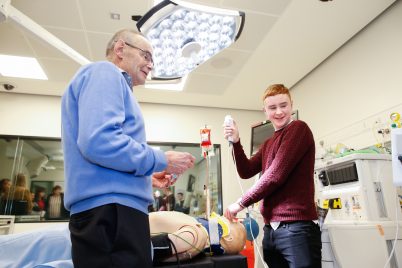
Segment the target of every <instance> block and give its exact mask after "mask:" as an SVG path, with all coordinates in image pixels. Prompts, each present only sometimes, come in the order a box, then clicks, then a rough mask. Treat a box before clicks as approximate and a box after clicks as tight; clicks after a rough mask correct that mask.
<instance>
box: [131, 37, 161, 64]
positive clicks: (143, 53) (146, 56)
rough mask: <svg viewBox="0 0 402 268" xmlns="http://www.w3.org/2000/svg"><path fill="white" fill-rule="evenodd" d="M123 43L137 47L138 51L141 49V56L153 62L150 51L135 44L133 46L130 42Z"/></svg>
mask: <svg viewBox="0 0 402 268" xmlns="http://www.w3.org/2000/svg"><path fill="white" fill-rule="evenodd" d="M124 44H126V45H127V46H129V47H132V48H135V49H138V50H139V51H141V54H142V57H143V58H144V59H145V60H146V61H147V62H150V63H152V64H154V60H153V59H152V54H151V53H150V52H148V51H146V50H143V49H141V48H139V47H136V46H134V45H132V44H130V43H127V42H124Z"/></svg>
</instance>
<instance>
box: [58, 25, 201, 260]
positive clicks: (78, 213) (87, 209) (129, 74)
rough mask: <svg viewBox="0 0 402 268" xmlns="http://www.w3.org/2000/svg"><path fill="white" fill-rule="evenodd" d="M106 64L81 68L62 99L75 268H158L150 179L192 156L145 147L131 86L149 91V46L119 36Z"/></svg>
mask: <svg viewBox="0 0 402 268" xmlns="http://www.w3.org/2000/svg"><path fill="white" fill-rule="evenodd" d="M106 57H107V59H108V61H101V62H96V63H92V64H88V65H86V66H83V67H82V68H81V69H80V70H79V71H78V72H77V74H76V75H75V76H74V78H73V79H72V81H71V82H70V84H69V86H68V88H67V90H66V92H65V93H64V95H63V97H62V141H63V149H64V156H65V161H64V164H65V179H66V189H65V205H66V208H67V209H68V210H69V211H70V213H71V218H70V225H69V228H70V232H71V241H72V258H73V262H74V267H76V268H79V267H152V261H151V245H150V235H149V223H148V205H149V204H150V203H151V202H152V200H153V197H152V180H151V175H152V174H154V172H158V171H159V173H155V175H154V178H153V179H154V180H155V181H164V180H166V179H167V177H168V176H170V174H182V173H183V172H184V171H185V170H187V169H188V168H191V167H192V166H193V165H194V157H193V156H191V155H190V154H189V153H179V152H172V151H170V152H166V153H163V152H162V151H159V150H155V149H153V148H151V147H150V146H148V145H147V142H146V136H145V127H144V120H143V116H142V113H141V110H140V107H139V104H138V102H137V100H136V99H135V97H134V95H133V92H132V86H136V85H142V84H144V83H145V80H146V77H147V76H148V73H149V72H150V71H151V70H152V67H153V60H152V47H151V44H150V43H149V42H148V40H146V39H145V37H144V36H142V35H141V34H140V33H139V32H137V31H133V30H121V31H119V32H117V33H116V34H115V35H114V36H113V37H112V39H111V40H110V41H109V43H108V45H107V49H106ZM160 172H162V173H160ZM165 186H168V185H165Z"/></svg>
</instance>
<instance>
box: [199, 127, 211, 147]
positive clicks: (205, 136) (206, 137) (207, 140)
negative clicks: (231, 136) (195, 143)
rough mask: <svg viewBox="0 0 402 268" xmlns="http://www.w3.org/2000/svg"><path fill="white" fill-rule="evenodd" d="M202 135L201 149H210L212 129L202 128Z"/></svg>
mask: <svg viewBox="0 0 402 268" xmlns="http://www.w3.org/2000/svg"><path fill="white" fill-rule="evenodd" d="M200 135H201V147H208V146H211V145H212V143H211V129H209V128H202V129H200Z"/></svg>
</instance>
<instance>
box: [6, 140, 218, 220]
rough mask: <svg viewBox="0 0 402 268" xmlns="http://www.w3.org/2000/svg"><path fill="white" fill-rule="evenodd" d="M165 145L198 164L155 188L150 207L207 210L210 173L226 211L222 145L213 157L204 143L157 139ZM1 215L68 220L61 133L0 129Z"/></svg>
mask: <svg viewBox="0 0 402 268" xmlns="http://www.w3.org/2000/svg"><path fill="white" fill-rule="evenodd" d="M149 144H150V145H152V146H155V147H159V149H161V150H163V151H167V150H174V151H185V152H190V153H191V154H193V155H194V156H195V157H196V162H195V166H194V168H192V169H190V170H188V171H187V172H186V173H184V174H183V175H181V176H180V177H179V179H178V180H177V182H176V183H175V184H174V185H173V186H171V187H170V188H169V189H158V188H154V189H153V193H154V197H155V201H154V203H153V204H152V205H150V207H149V210H150V211H157V210H177V211H181V212H183V213H186V214H190V215H193V216H200V215H204V214H205V210H206V194H205V191H204V189H205V184H206V181H207V176H208V179H209V189H210V197H211V211H215V212H217V213H219V214H222V189H221V185H222V184H221V181H222V180H221V157H220V146H219V145H215V146H214V150H213V151H214V156H212V157H211V158H210V162H209V163H208V165H207V163H206V159H204V158H203V157H201V148H200V147H199V144H194V143H169V142H164V143H158V142H150V143H149ZM0 181H1V182H0V215H15V216H16V219H15V221H16V222H36V221H60V220H61V221H63V220H64V221H65V220H68V217H69V216H68V212H67V211H66V210H65V209H64V205H63V192H64V158H63V151H62V147H61V142H60V139H52V138H38V137H18V136H2V135H0Z"/></svg>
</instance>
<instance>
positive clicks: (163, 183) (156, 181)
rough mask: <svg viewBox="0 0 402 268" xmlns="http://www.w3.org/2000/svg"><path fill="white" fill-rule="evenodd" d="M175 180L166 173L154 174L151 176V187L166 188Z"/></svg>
mask: <svg viewBox="0 0 402 268" xmlns="http://www.w3.org/2000/svg"><path fill="white" fill-rule="evenodd" d="M176 180H177V177H176V178H174V177H173V175H171V174H167V173H166V171H162V172H155V173H154V174H152V186H153V187H156V188H167V187H169V186H171V185H173V184H174V183H175V182H176Z"/></svg>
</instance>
